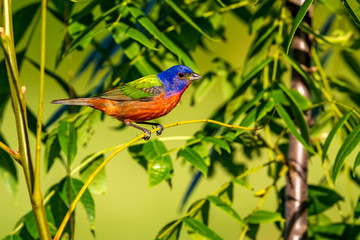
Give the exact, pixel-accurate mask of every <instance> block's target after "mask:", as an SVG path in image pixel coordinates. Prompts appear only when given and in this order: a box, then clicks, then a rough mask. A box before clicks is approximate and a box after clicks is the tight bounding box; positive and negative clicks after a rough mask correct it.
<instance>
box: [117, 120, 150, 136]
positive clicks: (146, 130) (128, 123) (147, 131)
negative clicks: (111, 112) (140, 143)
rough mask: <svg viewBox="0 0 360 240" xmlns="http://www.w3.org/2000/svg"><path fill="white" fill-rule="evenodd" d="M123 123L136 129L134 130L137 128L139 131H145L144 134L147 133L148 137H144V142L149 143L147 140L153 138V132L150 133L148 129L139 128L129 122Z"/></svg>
mask: <svg viewBox="0 0 360 240" xmlns="http://www.w3.org/2000/svg"><path fill="white" fill-rule="evenodd" d="M123 122H124V124H125V125H126V126H130V127H134V128H136V129H139V130H141V131H143V132H144V133H146V136H145V137H144V140H145V141H147V140H149V139H150V137H151V131H150V130H148V129H146V128H142V127H139V126H138V125H135V124H133V123H131V122H130V121H128V120H123Z"/></svg>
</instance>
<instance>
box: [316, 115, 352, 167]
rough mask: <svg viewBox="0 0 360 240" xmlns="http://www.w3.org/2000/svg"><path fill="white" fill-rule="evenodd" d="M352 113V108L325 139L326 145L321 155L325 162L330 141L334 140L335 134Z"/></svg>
mask: <svg viewBox="0 0 360 240" xmlns="http://www.w3.org/2000/svg"><path fill="white" fill-rule="evenodd" d="M351 114H352V110H350V111H348V112H347V113H346V114H345V115H344V116H343V117H342V118H341V119H340V120H339V121H338V122H337V123H336V124H335V125H334V126H333V128H332V129H331V131H330V133H329V135H328V136H327V138H326V140H325V143H324V147H323V152H322V156H321V157H322V161H323V162H324V160H325V158H326V154H327V151H328V149H329V147H330V143H331V142H332V140H333V138H334V136H335V134H336V133H337V132H338V131H339V129H340V128H341V127H342V126H343V125H344V123H345V122H346V120H347V119H348V118H349V117H350V115H351Z"/></svg>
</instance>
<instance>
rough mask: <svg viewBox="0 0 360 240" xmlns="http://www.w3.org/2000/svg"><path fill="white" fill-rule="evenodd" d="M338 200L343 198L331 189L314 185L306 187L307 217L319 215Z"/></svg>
mask: <svg viewBox="0 0 360 240" xmlns="http://www.w3.org/2000/svg"><path fill="white" fill-rule="evenodd" d="M340 200H343V198H342V197H341V196H340V195H339V194H338V193H337V192H335V191H334V190H332V189H329V188H326V187H320V186H315V185H309V187H308V213H309V215H316V214H319V213H321V212H323V211H325V210H327V209H329V208H330V207H332V206H334V204H336V203H337V202H338V201H340Z"/></svg>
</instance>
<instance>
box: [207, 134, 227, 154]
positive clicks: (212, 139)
mask: <svg viewBox="0 0 360 240" xmlns="http://www.w3.org/2000/svg"><path fill="white" fill-rule="evenodd" d="M202 140H203V141H204V142H209V143H213V144H214V145H216V146H219V147H221V148H222V149H224V150H225V151H227V152H230V151H231V150H230V145H229V144H228V143H227V142H226V141H225V140H223V139H221V138H216V137H204V138H202Z"/></svg>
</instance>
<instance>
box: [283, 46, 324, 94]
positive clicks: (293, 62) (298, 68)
mask: <svg viewBox="0 0 360 240" xmlns="http://www.w3.org/2000/svg"><path fill="white" fill-rule="evenodd" d="M280 52H281V54H282V55H283V56H284V57H285V59H286V60H287V61H288V62H289V63H290V64H291V66H292V67H293V68H294V69H295V70H296V72H298V73H299V74H300V75H301V76H302V77H303V78H304V80H305V82H306V83H307V85H308V86H309V87H310V89H311V90H312V91H313V92H314V93H315V96H314V97H316V98H317V99H316V101H317V100H318V99H321V97H320V93H319V90H318V89H317V88H316V86H315V84H314V81H313V80H312V79H311V78H310V77H309V75H308V74H307V72H305V71H304V69H303V68H302V67H301V66H300V65H299V63H298V62H296V60H294V59H293V58H292V57H290V56H288V55H287V54H286V53H284V52H283V51H280Z"/></svg>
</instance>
